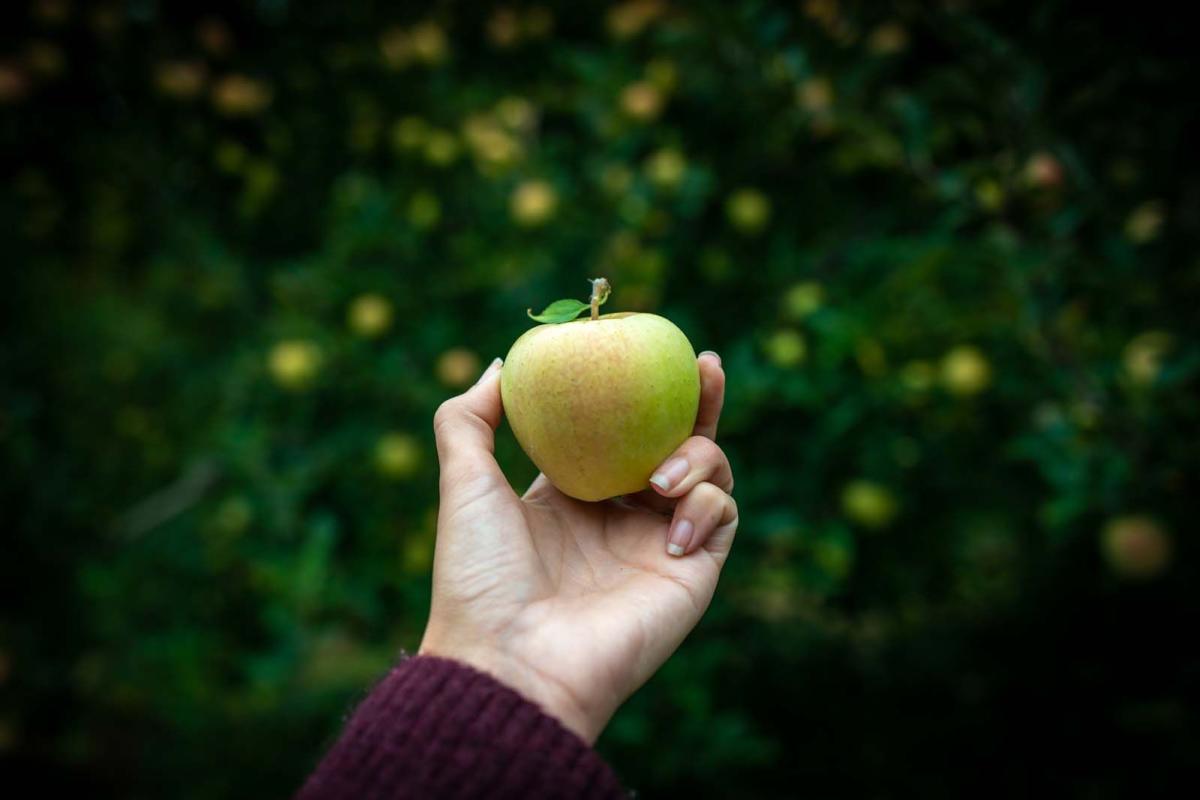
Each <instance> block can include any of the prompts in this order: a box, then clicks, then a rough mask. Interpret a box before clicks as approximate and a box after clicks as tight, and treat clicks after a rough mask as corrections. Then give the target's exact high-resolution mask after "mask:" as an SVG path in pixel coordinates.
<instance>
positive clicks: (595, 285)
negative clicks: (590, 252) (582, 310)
mask: <svg viewBox="0 0 1200 800" xmlns="http://www.w3.org/2000/svg"><path fill="white" fill-rule="evenodd" d="M590 280H591V283H592V319H600V304H601V303H603V302H604V301H605V300H607V299H608V293H609V292H610V291H612V286H611V285H610V284H609V282H608V279H607V278H591V279H590Z"/></svg>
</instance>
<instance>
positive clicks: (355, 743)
mask: <svg viewBox="0 0 1200 800" xmlns="http://www.w3.org/2000/svg"><path fill="white" fill-rule="evenodd" d="M385 797H386V798H409V797H412V798H417V797H419V798H431V799H432V800H439V799H440V798H475V797H489V798H493V797H494V798H510V797H520V798H530V799H531V800H538V799H540V798H559V797H561V798H597V799H598V798H627V797H628V795H627V794H626V793H625V792H624V791H623V790H622V788H621V784H620V782H619V781H618V779H617V776H616V775H615V774H614V773H613V771H612V770H611V769H610V768H609V767H608V765H607V764H605V763H604V761H603V760H602V759H601V758H600V756H599V755H598V754H597V753H596V751H595V750H593V749H592V748H591V747H589V746H588V744H587V743H586V742H584V741H583V740H582V739H580V738H579V737H578V736H577V735H576V734H574V733H572V732H571V731H569V730H567V728H565V727H564V726H563V725H562V723H560V722H559V721H558V720H557V719H554V718H553V717H551V716H549V715H547V714H546V713H545V712H543V711H542V710H541V709H540V708H538V707H537V706H536V705H534V704H533V703H532V702H530V701H529V700H526V699H525V698H524V697H522V696H521V695H520V694H518V693H517V692H515V691H513V690H512V689H510V688H509V687H507V686H505V685H504V684H502V683H500V682H499V681H497V680H496V679H495V678H492V677H491V676H489V675H486V674H484V673H482V672H479V671H477V670H475V669H473V668H471V667H468V666H466V665H465V664H460V663H458V662H456V661H451V660H448V659H443V658H434V657H431V656H416V657H411V658H406V659H405V660H403V661H401V662H400V663H399V664H398V665H397V666H396V667H395V668H394V669H392V671H391V672H390V673H389V674H388V675H387V676H386V677H385V678H384V679H383V680H382V681H381V682H380V683H379V684H378V685H377V686H376V687H375V689H374V690H372V692H371V693H370V694H369V695H368V696H367V697H366V699H365V700H363V702H362V703H361V704H360V705H359V707H358V709H357V710H356V711H355V712H354V714H353V716H352V717H351V718H350V721H349V722H348V723H347V724H346V726H345V728H344V729H343V731H342V733H341V736H340V737H339V738H338V740H337V741H336V742H335V743H334V745H333V747H332V748H331V749H330V750H329V752H328V753H327V754H326V755H325V758H324V759H323V760H322V761H321V762H320V764H318V765H317V768H316V770H315V771H314V772H313V773H312V775H310V776H309V778H308V780H307V782H306V783H305V784H304V786H303V787H302V788H301V789H300V792H299V794H298V795H297V800H334V799H335V798H337V799H339V800H340V799H341V798H356V799H357V798H364V800H365V799H367V798H385Z"/></svg>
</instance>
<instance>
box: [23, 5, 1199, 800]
mask: <svg viewBox="0 0 1200 800" xmlns="http://www.w3.org/2000/svg"><path fill="white" fill-rule="evenodd" d="M935 6H936V8H935ZM1030 6H1031V7H1030V8H1029V9H1015V8H1013V7H1012V4H1007V3H989V2H976V3H968V2H960V3H941V4H928V3H904V4H896V5H894V6H887V5H884V4H856V3H848V2H842V3H839V2H836V0H825V1H824V2H818V1H817V0H809V1H808V2H803V3H788V4H779V3H771V2H766V1H765V0H750V1H748V2H739V3H727V2H699V3H686V4H685V3H678V4H674V5H672V6H667V5H666V4H665V3H658V2H650V1H649V0H642V1H641V2H638V1H635V2H625V3H621V4H618V5H602V4H598V3H583V4H580V3H570V4H561V5H558V6H555V7H550V6H548V5H526V4H520V5H512V6H503V7H492V6H490V5H483V4H475V3H472V4H458V5H455V4H434V5H432V6H427V5H426V6H420V7H419V8H418V7H414V8H412V9H410V10H401V9H391V8H385V7H384V6H382V5H380V4H377V3H365V2H356V1H351V2H343V3H336V4H305V5H304V6H303V7H301V5H300V4H294V3H288V2H286V0H284V1H283V2H263V3H257V4H245V5H243V6H239V7H238V8H239V9H240V10H236V11H230V12H229V13H228V14H227V15H224V16H214V15H211V13H212V12H205V14H203V15H193V14H192V13H190V12H187V11H185V10H182V9H179V8H177V7H176V6H175V4H165V3H130V4H108V5H104V4H94V5H93V4H85V3H75V4H69V3H64V2H58V1H57V0H38V1H37V2H34V3H33V4H32V5H31V6H30V7H29V9H28V10H27V13H26V10H21V11H19V12H18V13H15V18H16V21H15V23H14V24H12V25H8V26H5V27H4V33H3V34H0V159H3V161H4V163H5V166H6V168H7V170H6V174H7V175H11V176H12V177H11V179H8V180H6V181H5V183H4V188H3V190H0V216H2V218H3V220H4V224H3V225H2V226H0V245H2V246H3V252H4V253H5V259H4V260H5V264H6V266H7V267H8V269H7V271H6V281H5V291H4V292H3V293H2V297H0V319H2V320H3V324H4V327H5V336H4V339H3V343H2V344H0V452H2V453H3V459H2V461H0V470H2V476H3V480H2V481H0V491H2V492H3V494H2V495H0V500H2V502H3V506H2V507H3V509H4V519H5V522H6V528H7V533H6V539H5V542H6V546H5V553H4V558H3V560H2V563H3V587H4V589H3V591H4V597H5V600H4V603H3V606H2V608H3V610H2V611H0V758H2V759H3V761H4V762H5V764H6V766H10V767H12V768H13V771H14V773H15V774H21V773H30V774H36V775H37V777H38V779H39V781H40V783H39V785H43V786H46V781H47V780H50V781H51V782H52V783H54V784H57V785H61V786H63V787H73V786H78V785H87V786H88V787H89V789H90V791H91V792H92V793H93V794H100V795H113V796H121V797H140V796H151V795H163V794H169V795H171V796H180V797H196V798H202V797H203V798H207V797H229V796H267V795H274V796H278V795H282V794H286V793H288V792H289V791H291V790H292V789H293V788H294V787H295V786H297V785H298V784H299V782H300V781H301V780H302V778H303V777H304V775H305V774H306V773H307V771H308V769H310V767H311V766H312V765H313V763H314V762H315V760H316V759H317V758H318V756H319V754H320V753H321V751H322V748H323V747H324V746H325V745H326V744H327V743H328V741H329V740H330V738H331V737H332V736H333V735H334V734H335V732H336V730H337V727H338V725H339V723H340V720H341V719H342V717H343V714H344V713H345V711H346V710H347V709H348V708H349V707H350V706H351V705H352V703H353V702H354V701H355V700H356V699H357V698H358V697H360V696H361V695H362V693H363V692H364V691H365V689H366V688H367V687H368V686H369V685H370V683H371V682H372V680H374V679H375V678H376V677H377V676H378V675H380V674H381V673H382V671H383V670H385V669H386V668H387V666H388V664H389V663H391V662H392V661H393V660H394V659H395V657H396V656H397V654H398V653H399V652H400V651H401V650H406V651H410V652H411V651H412V650H414V649H415V648H416V646H417V645H418V643H419V640H420V635H421V630H422V625H423V622H424V618H425V615H426V613H427V610H428V589H429V570H430V563H431V558H432V543H433V535H434V524H435V518H436V490H437V475H436V459H435V451H434V448H433V442H432V432H431V429H430V420H431V417H432V414H433V410H434V409H435V408H436V406H437V405H438V403H439V402H441V401H442V400H443V399H445V398H446V397H448V396H450V395H451V394H453V393H455V392H457V391H459V390H460V389H461V388H462V387H463V386H466V385H469V384H470V383H471V382H472V381H473V380H474V378H475V377H476V376H477V375H478V373H479V371H480V370H481V369H482V368H483V366H484V365H485V364H486V362H487V361H488V360H489V359H490V358H492V357H494V356H501V355H503V354H504V353H505V352H506V350H507V348H508V346H509V345H510V344H511V342H512V341H513V340H514V339H515V338H516V337H517V336H519V335H520V334H521V332H522V331H523V330H525V329H526V328H527V327H528V325H529V321H528V319H527V318H526V317H525V314H524V313H523V311H524V309H526V308H531V307H540V305H541V304H543V303H545V302H546V299H547V298H549V297H556V296H582V290H583V287H584V284H583V281H584V279H585V278H586V277H588V276H595V275H604V276H606V277H607V278H609V279H610V280H611V281H612V284H613V293H612V302H611V303H610V304H609V309H610V310H615V311H627V310H642V309H644V310H653V311H655V312H657V313H661V314H663V315H664V316H667V317H669V318H670V319H672V320H673V321H675V322H676V323H677V324H678V325H679V326H680V327H681V328H682V329H683V330H684V331H685V332H686V333H687V334H688V336H689V338H690V339H691V341H692V342H693V343H694V344H695V345H696V346H697V348H698V349H713V350H716V351H718V352H719V353H720V354H721V356H722V359H723V362H724V365H725V368H726V370H727V374H728V395H727V403H726V409H725V413H724V416H723V419H722V428H721V441H722V444H723V446H724V447H725V449H726V451H727V452H728V454H729V456H730V459H731V461H732V463H733V465H734V469H735V472H736V475H737V492H736V496H737V498H738V501H739V506H740V510H741V520H742V523H741V530H740V532H739V540H738V542H737V544H736V547H735V552H734V556H733V558H732V559H731V561H730V563H729V565H728V568H727V570H726V574H725V576H724V577H723V579H722V584H721V587H720V589H719V591H718V596H717V599H716V600H715V602H714V604H713V607H712V608H711V609H710V611H709V614H708V616H707V617H706V619H705V621H704V622H703V623H702V624H701V626H700V628H699V629H698V630H697V632H696V633H695V634H694V635H693V636H692V637H691V638H690V639H689V640H688V641H687V642H686V643H685V645H684V647H683V649H682V651H681V652H680V653H679V654H678V655H677V656H676V657H675V658H674V659H673V660H672V661H671V662H670V663H668V665H667V666H666V668H665V669H664V670H663V671H662V673H661V674H660V675H659V676H657V677H655V678H654V679H653V680H652V681H651V683H650V684H649V685H648V686H647V687H646V688H645V689H644V690H642V691H641V692H640V693H639V694H638V695H636V696H635V697H634V698H633V699H632V700H631V701H630V703H629V704H628V705H627V706H626V707H625V708H623V709H622V710H621V712H620V713H619V714H618V715H617V717H616V719H615V720H614V721H613V723H612V725H611V727H610V728H609V730H608V732H607V733H606V734H605V737H604V738H603V739H602V740H601V743H600V747H601V749H602V751H603V752H604V753H605V755H606V756H608V757H609V758H610V759H611V760H612V762H613V763H614V764H615V766H616V767H617V769H618V770H619V772H620V773H621V774H622V776H623V777H624V778H625V779H626V781H627V782H628V783H629V785H631V786H633V787H635V788H637V789H638V790H639V791H641V792H642V793H643V794H644V795H646V796H668V795H669V794H671V793H672V792H674V791H690V792H691V793H692V794H693V795H695V796H706V797H724V796H730V797H747V796H763V797H782V796H796V795H806V796H807V795H812V796H816V797H824V796H855V797H861V796H894V795H917V794H920V795H922V796H962V795H965V794H967V793H973V792H975V791H977V787H978V782H979V780H980V776H982V775H986V776H987V780H988V781H989V782H990V783H992V784H993V786H995V788H996V790H997V791H998V792H1005V793H1007V794H1010V795H1023V794H1025V793H1027V792H1028V790H1029V789H1030V787H1031V786H1034V785H1037V786H1046V787H1047V788H1050V789H1051V790H1052V791H1056V792H1057V793H1059V794H1060V795H1062V796H1071V797H1108V796H1127V795H1137V794H1154V793H1156V792H1158V791H1159V790H1162V789H1164V788H1165V787H1166V786H1168V785H1172V784H1171V783H1170V781H1172V780H1174V779H1176V778H1178V777H1179V776H1178V773H1179V772H1180V771H1182V770H1185V769H1193V770H1194V768H1195V759H1194V754H1195V752H1197V748H1198V747H1200V722H1198V720H1197V717H1196V715H1195V708H1196V707H1198V705H1200V687H1198V685H1197V682H1196V681H1197V677H1196V676H1197V675H1200V653H1198V652H1197V647H1198V645H1197V644H1196V643H1195V636H1194V635H1193V631H1194V630H1195V629H1196V627H1197V624H1198V623H1200V619H1198V617H1197V615H1198V609H1200V602H1197V601H1198V597H1197V590H1196V586H1197V585H1200V583H1198V581H1197V578H1198V577H1200V576H1198V575H1197V571H1196V563H1197V562H1196V545H1195V543H1194V542H1193V541H1192V538H1193V537H1190V534H1189V531H1191V530H1192V528H1193V527H1194V523H1193V521H1192V520H1193V516H1194V513H1193V512H1194V506H1193V503H1194V497H1195V495H1196V492H1195V489H1196V483H1195V478H1196V475H1197V474H1200V448H1198V447H1197V442H1198V441H1200V436H1198V435H1200V408H1198V406H1197V404H1196V397H1198V396H1200V392H1198V389H1200V386H1198V385H1197V384H1198V383H1200V381H1198V374H1200V343H1198V342H1197V339H1196V331H1197V326H1196V321H1197V318H1196V313H1197V309H1198V308H1200V261H1198V260H1197V255H1196V254H1197V252H1200V248H1198V244H1200V205H1198V203H1200V200H1198V198H1200V169H1198V168H1197V156H1196V152H1195V148H1194V142H1195V141H1196V135H1197V133H1198V132H1197V130H1196V119H1195V110H1194V101H1193V97H1194V94H1195V85H1196V78H1197V74H1196V69H1195V64H1194V62H1193V60H1192V59H1191V56H1192V50H1193V49H1194V48H1193V47H1192V43H1191V42H1190V41H1189V40H1188V38H1187V37H1188V36H1190V34H1187V33H1186V32H1185V30H1184V29H1185V28H1186V26H1179V25H1178V23H1177V20H1174V19H1173V16H1172V15H1167V16H1166V17H1162V18H1161V19H1160V18H1159V17H1158V16H1156V15H1152V14H1150V13H1148V12H1147V13H1131V12H1130V10H1129V9H1123V10H1120V12H1119V13H1117V12H1116V11H1114V12H1112V14H1113V15H1112V16H1108V15H1106V12H1102V11H1100V10H1099V9H1095V8H1088V9H1087V10H1086V13H1084V14H1080V13H1079V11H1078V10H1077V9H1074V8H1072V7H1071V6H1069V4H1066V3H1062V2H1043V3H1036V4H1030ZM579 310H582V309H579ZM497 457H498V458H499V460H500V461H501V463H502V465H503V466H504V468H505V470H506V472H507V473H508V475H509V476H510V477H511V478H512V480H513V482H514V484H515V485H516V486H517V487H518V488H522V487H524V486H525V485H526V484H527V483H528V482H529V481H530V480H531V479H532V477H533V468H532V466H531V465H530V464H529V462H528V460H527V459H526V458H525V457H524V455H523V454H522V453H521V452H520V450H519V449H518V448H517V446H516V444H515V442H514V440H513V439H512V437H511V434H510V433H509V432H508V431H507V429H506V428H503V427H502V429H501V432H500V436H499V440H498V442H497Z"/></svg>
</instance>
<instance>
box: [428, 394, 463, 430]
mask: <svg viewBox="0 0 1200 800" xmlns="http://www.w3.org/2000/svg"><path fill="white" fill-rule="evenodd" d="M457 416H458V411H457V403H456V398H453V397H452V398H450V399H449V400H446V401H443V402H442V404H441V405H440V406H438V407H437V411H435V412H434V413H433V432H434V434H435V435H437V436H441V435H443V434H445V433H446V432H447V431H448V429H449V428H450V427H452V426H453V425H454V420H455V418H456V417H457Z"/></svg>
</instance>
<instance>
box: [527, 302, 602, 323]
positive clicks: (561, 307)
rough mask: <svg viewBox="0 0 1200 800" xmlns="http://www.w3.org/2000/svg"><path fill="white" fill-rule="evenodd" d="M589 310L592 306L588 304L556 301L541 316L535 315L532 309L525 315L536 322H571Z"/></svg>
mask: <svg viewBox="0 0 1200 800" xmlns="http://www.w3.org/2000/svg"><path fill="white" fill-rule="evenodd" d="M588 308H590V306H589V305H588V304H587V303H581V302H580V301H578V300H555V301H554V302H553V303H551V304H550V305H548V306H546V308H545V310H544V311H542V313H540V314H534V313H533V309H532V308H531V309H528V310H527V311H526V312H525V313H526V314H528V315H529V318H530V319H531V320H533V321H534V322H551V323H554V322H570V321H571V320H573V319H575V318H576V317H578V316H579V314H580V312H583V311H587V310H588Z"/></svg>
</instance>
